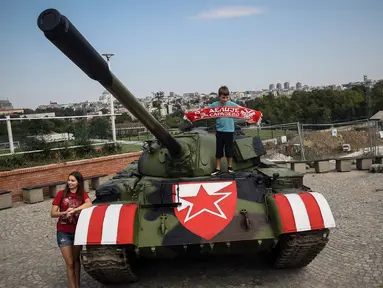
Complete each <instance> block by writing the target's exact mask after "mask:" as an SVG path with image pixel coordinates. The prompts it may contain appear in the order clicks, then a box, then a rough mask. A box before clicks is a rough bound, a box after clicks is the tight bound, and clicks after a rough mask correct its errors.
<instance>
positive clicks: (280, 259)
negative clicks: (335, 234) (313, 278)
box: [273, 229, 329, 268]
mask: <svg viewBox="0 0 383 288" xmlns="http://www.w3.org/2000/svg"><path fill="white" fill-rule="evenodd" d="M328 235H329V230H328V229H324V230H316V231H307V232H299V233H294V234H284V235H282V236H281V239H280V241H279V243H278V245H277V247H276V249H275V250H274V253H275V255H274V256H275V258H274V261H273V262H274V263H273V267H274V268H301V267H304V266H307V265H308V264H310V262H311V261H312V260H314V258H315V257H316V256H317V255H318V254H319V253H320V252H321V251H322V250H323V248H324V247H325V246H326V244H327V242H328Z"/></svg>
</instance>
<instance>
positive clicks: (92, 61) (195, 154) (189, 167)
mask: <svg viewBox="0 0 383 288" xmlns="http://www.w3.org/2000/svg"><path fill="white" fill-rule="evenodd" d="M37 22H38V27H39V28H40V29H41V30H42V31H43V32H44V35H45V37H46V38H47V39H48V40H49V41H51V42H52V43H53V44H54V45H55V46H56V47H57V48H58V49H60V50H61V51H62V52H63V53H64V54H65V55H66V56H67V57H68V58H69V59H70V60H71V61H72V62H73V63H75V64H76V65H77V66H78V67H79V68H80V69H81V70H82V71H83V72H84V73H86V74H87V75H88V76H89V77H90V78H91V79H93V80H96V81H98V82H99V83H100V84H101V85H102V86H104V87H105V89H107V90H108V91H109V92H110V93H111V94H112V95H113V96H114V97H116V99H118V101H120V103H121V104H122V105H123V106H124V107H126V108H127V109H128V110H129V111H130V112H131V113H132V114H133V115H134V116H136V117H137V119H139V120H140V121H141V123H142V124H143V125H144V126H145V127H146V128H147V129H148V130H149V131H150V132H151V133H152V134H153V135H154V136H155V138H156V139H157V141H147V143H145V145H144V146H143V149H144V150H143V153H142V156H141V158H140V161H139V170H140V172H141V173H142V174H144V175H150V176H156V177H180V176H188V177H192V176H208V175H210V173H211V172H212V171H213V170H214V168H215V162H216V160H215V135H214V134H213V133H209V131H206V130H205V131H203V130H201V129H193V130H192V131H189V133H182V134H179V135H177V136H175V137H173V136H172V135H171V134H170V133H169V132H168V131H167V130H166V129H165V128H164V127H163V126H162V125H161V123H159V122H158V121H157V120H156V119H155V118H154V117H153V115H152V114H150V113H149V112H148V111H147V110H146V109H145V108H144V107H143V106H142V105H141V104H140V103H139V102H138V100H137V99H136V97H135V96H134V95H133V94H132V93H131V92H130V91H129V90H128V89H127V88H126V87H125V86H124V85H123V84H122V83H121V81H120V80H119V79H118V78H117V77H116V76H115V75H114V74H113V73H112V72H111V71H110V70H109V67H108V65H107V63H106V61H105V60H104V59H103V58H102V56H101V55H100V54H99V53H98V52H97V51H96V50H95V49H94V48H93V47H92V45H91V44H90V43H89V42H88V41H87V40H86V39H85V37H84V36H83V35H81V33H80V32H79V31H78V30H77V29H76V27H75V26H74V25H73V24H72V23H71V22H70V21H69V20H68V19H67V18H66V17H65V16H64V15H62V14H60V12H59V11H57V10H55V9H48V10H45V11H43V12H42V13H41V14H40V16H39V17H38V21H37ZM234 149H235V158H234V161H233V168H234V169H235V170H241V169H246V168H250V167H252V166H254V164H255V163H259V162H260V159H259V156H260V155H264V154H265V153H266V151H265V150H264V148H263V146H262V143H261V141H260V140H259V139H257V138H256V137H255V138H253V137H247V136H244V135H241V136H240V137H237V139H236V140H235V143H234ZM222 162H223V163H222V168H223V169H226V167H227V163H226V161H225V158H224V159H223V161H222Z"/></svg>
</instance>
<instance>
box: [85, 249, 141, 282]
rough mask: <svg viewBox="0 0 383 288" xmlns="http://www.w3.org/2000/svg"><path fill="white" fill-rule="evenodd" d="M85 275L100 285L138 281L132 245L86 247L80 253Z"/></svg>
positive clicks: (135, 258)
mask: <svg viewBox="0 0 383 288" xmlns="http://www.w3.org/2000/svg"><path fill="white" fill-rule="evenodd" d="M81 262H82V265H83V267H84V270H85V272H86V273H88V275H89V276H91V277H92V278H93V279H95V280H97V281H98V282H100V283H102V284H122V283H128V282H136V281H138V280H139V277H138V273H137V270H138V269H137V266H138V265H137V257H136V254H135V252H134V247H133V246H132V245H128V246H122V247H118V246H113V245H111V246H92V245H91V246H86V250H83V251H81Z"/></svg>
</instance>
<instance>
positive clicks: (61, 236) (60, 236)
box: [57, 231, 74, 247]
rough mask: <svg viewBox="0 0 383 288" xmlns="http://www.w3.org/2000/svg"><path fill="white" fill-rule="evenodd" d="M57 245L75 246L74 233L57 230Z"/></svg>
mask: <svg viewBox="0 0 383 288" xmlns="http://www.w3.org/2000/svg"><path fill="white" fill-rule="evenodd" d="M57 245H58V246H59V247H63V246H73V245H74V233H69V232H60V231H57Z"/></svg>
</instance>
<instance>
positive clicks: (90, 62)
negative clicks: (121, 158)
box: [37, 9, 181, 156]
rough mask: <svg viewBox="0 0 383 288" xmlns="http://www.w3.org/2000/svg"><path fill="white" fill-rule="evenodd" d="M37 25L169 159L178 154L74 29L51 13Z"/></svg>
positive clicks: (167, 135)
mask: <svg viewBox="0 0 383 288" xmlns="http://www.w3.org/2000/svg"><path fill="white" fill-rule="evenodd" d="M37 25H38V27H39V29H40V30H41V31H43V32H44V35H45V37H46V38H47V39H48V40H49V41H51V42H52V43H53V44H54V45H55V46H56V47H57V48H58V49H59V50H61V52H62V53H64V54H65V55H66V56H67V57H68V58H69V59H70V60H71V61H72V62H73V63H74V64H76V65H77V66H78V67H79V68H80V69H81V70H82V71H83V72H84V73H86V74H87V75H88V76H89V77H90V78H91V79H93V80H96V81H98V82H99V83H100V84H101V85H102V86H104V87H105V89H107V90H108V91H109V92H110V93H111V94H112V95H113V96H114V97H116V99H118V101H120V103H121V104H122V105H124V107H126V108H127V109H128V110H129V111H130V112H131V113H132V114H133V115H134V116H136V117H137V119H139V120H140V121H141V123H142V124H143V125H144V126H145V127H146V128H147V129H148V130H149V131H150V132H151V133H152V134H153V135H154V136H155V137H156V138H157V139H158V140H159V141H160V142H162V144H163V145H164V146H165V147H166V148H168V150H169V153H170V154H171V155H173V156H175V155H178V154H179V153H180V151H181V145H180V143H179V142H178V141H177V140H176V139H175V138H174V137H173V136H172V135H171V134H170V133H169V132H168V131H167V130H166V129H165V128H164V127H163V126H162V125H161V123H159V122H158V121H157V120H156V119H155V118H154V117H153V115H152V114H150V113H149V112H148V111H147V110H146V109H145V108H144V107H143V106H142V105H141V104H140V102H139V101H138V100H137V99H136V97H135V96H134V95H133V94H132V93H131V92H130V91H129V90H128V89H127V88H126V87H125V86H124V85H123V84H122V83H121V81H120V80H119V79H118V78H117V77H116V76H115V75H114V74H113V73H112V72H111V71H110V70H109V67H108V64H107V63H106V61H105V60H104V59H103V58H102V56H101V55H100V54H99V53H98V52H97V51H96V50H95V49H94V47H93V46H92V45H91V44H90V43H89V42H88V41H87V40H86V39H85V38H84V36H83V35H82V34H81V33H80V32H79V31H78V30H77V29H76V27H75V26H74V25H73V24H72V23H71V22H70V21H69V20H68V18H66V17H65V16H64V15H62V14H61V13H60V12H59V11H57V10H55V9H47V10H44V11H43V12H41V14H40V15H39V17H38V19H37Z"/></svg>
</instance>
